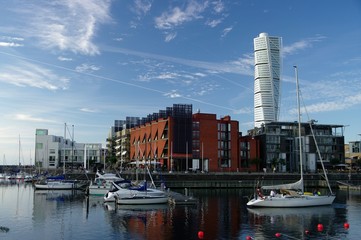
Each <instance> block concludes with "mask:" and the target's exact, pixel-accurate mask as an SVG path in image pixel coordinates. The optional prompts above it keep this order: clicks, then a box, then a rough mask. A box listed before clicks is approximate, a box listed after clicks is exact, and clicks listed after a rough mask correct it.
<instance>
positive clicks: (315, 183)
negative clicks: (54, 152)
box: [67, 172, 361, 188]
mask: <svg viewBox="0 0 361 240" xmlns="http://www.w3.org/2000/svg"><path fill="white" fill-rule="evenodd" d="M121 176H122V177H123V178H126V179H132V180H135V179H136V175H135V174H134V173H130V172H128V173H122V174H121ZM327 176H328V179H329V182H330V185H331V187H332V188H338V183H337V181H343V182H347V181H348V180H349V179H351V180H352V181H351V182H352V183H353V184H355V185H360V184H361V174H360V173H351V175H349V173H342V172H340V173H339V172H337V173H329V174H328V175H327ZM94 177H95V174H94V173H88V174H85V173H68V174H67V178H69V179H78V180H92V179H94ZM299 177H300V176H299V174H289V173H266V174H264V173H254V172H252V173H224V172H223V173H181V172H173V173H163V172H162V173H160V172H158V173H153V174H152V178H153V180H154V182H155V183H156V185H160V184H161V183H162V182H164V183H165V184H166V186H167V187H169V188H253V187H255V186H256V184H257V183H259V184H260V185H275V184H282V183H290V182H295V181H297V180H299ZM144 178H146V179H147V180H148V181H149V180H150V179H149V175H147V174H146V175H145V174H143V173H141V174H138V179H139V180H143V179H144ZM304 183H305V187H306V188H323V187H327V185H326V181H325V179H324V177H323V176H322V175H320V174H317V173H314V174H305V175H304Z"/></svg>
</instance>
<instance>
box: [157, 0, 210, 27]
mask: <svg viewBox="0 0 361 240" xmlns="http://www.w3.org/2000/svg"><path fill="white" fill-rule="evenodd" d="M206 7H207V2H205V3H203V4H202V3H198V2H196V1H190V2H188V4H187V5H186V7H185V9H181V8H179V7H174V8H173V9H171V10H170V11H168V12H164V13H162V14H161V16H159V17H156V18H155V27H156V28H158V29H163V30H166V29H173V28H175V27H177V26H180V25H182V24H183V23H186V22H190V21H193V20H194V19H200V18H202V16H201V13H202V12H203V11H204V10H205V8H206Z"/></svg>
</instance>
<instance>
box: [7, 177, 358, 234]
mask: <svg viewBox="0 0 361 240" xmlns="http://www.w3.org/2000/svg"><path fill="white" fill-rule="evenodd" d="M188 192H189V194H190V195H193V196H194V197H196V198H197V199H198V200H199V201H198V204H196V205H175V206H171V205H167V204H165V205H146V206H135V207H132V206H121V205H116V204H115V203H106V204H104V203H103V198H102V197H93V196H90V197H86V196H85V195H84V193H83V192H81V191H71V190H70V191H69V190H66V191H44V190H42V191H38V190H34V189H33V187H32V186H31V185H27V184H24V183H22V184H21V183H20V184H19V183H16V184H10V183H6V184H3V185H1V186H0V212H1V214H0V223H1V224H0V227H3V228H0V239H23V238H27V237H28V236H30V235H31V236H32V238H34V239H35V238H39V239H87V240H91V239H94V240H95V239H102V240H108V239H109V240H115V239H157V240H163V239H172V240H173V239H182V240H183V239H198V232H199V231H202V232H204V239H208V240H212V239H239V240H241V239H242V240H243V239H246V236H251V237H254V238H255V239H275V234H276V233H281V234H283V236H284V237H283V238H281V239H358V238H357V236H359V229H358V225H359V224H361V220H360V216H361V194H360V193H358V192H356V193H355V192H347V191H338V192H337V198H336V200H335V203H334V204H332V205H331V206H327V207H317V208H299V209H298V208H297V209H247V207H246V203H247V201H248V199H247V197H246V196H249V195H250V194H251V192H252V191H251V190H247V189H228V190H226V189H224V190H219V189H191V190H189V191H188ZM346 222H348V223H350V229H348V230H347V229H345V228H344V227H343V224H344V223H346ZM318 224H323V227H324V229H323V231H321V232H319V231H318V230H317V225H318ZM307 230H308V232H309V234H306V231H307Z"/></svg>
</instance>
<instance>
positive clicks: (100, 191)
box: [89, 185, 110, 196]
mask: <svg viewBox="0 0 361 240" xmlns="http://www.w3.org/2000/svg"><path fill="white" fill-rule="evenodd" d="M109 190H110V187H103V186H100V187H99V186H93V185H92V186H89V195H93V196H104V195H105V194H106V193H107V192H109Z"/></svg>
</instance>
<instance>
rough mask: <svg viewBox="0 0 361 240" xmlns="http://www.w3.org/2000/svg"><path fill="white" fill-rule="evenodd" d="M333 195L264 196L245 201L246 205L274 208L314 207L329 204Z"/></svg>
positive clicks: (333, 197)
mask: <svg viewBox="0 0 361 240" xmlns="http://www.w3.org/2000/svg"><path fill="white" fill-rule="evenodd" d="M335 198H336V196H334V195H329V196H327V195H324V196H318V195H317V196H308V195H300V196H297V197H266V198H264V199H262V198H254V199H252V200H250V201H249V202H248V203H247V206H248V207H275V208H293V207H294V208H297V207H315V206H325V205H331V204H332V203H333V201H334V200H335Z"/></svg>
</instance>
